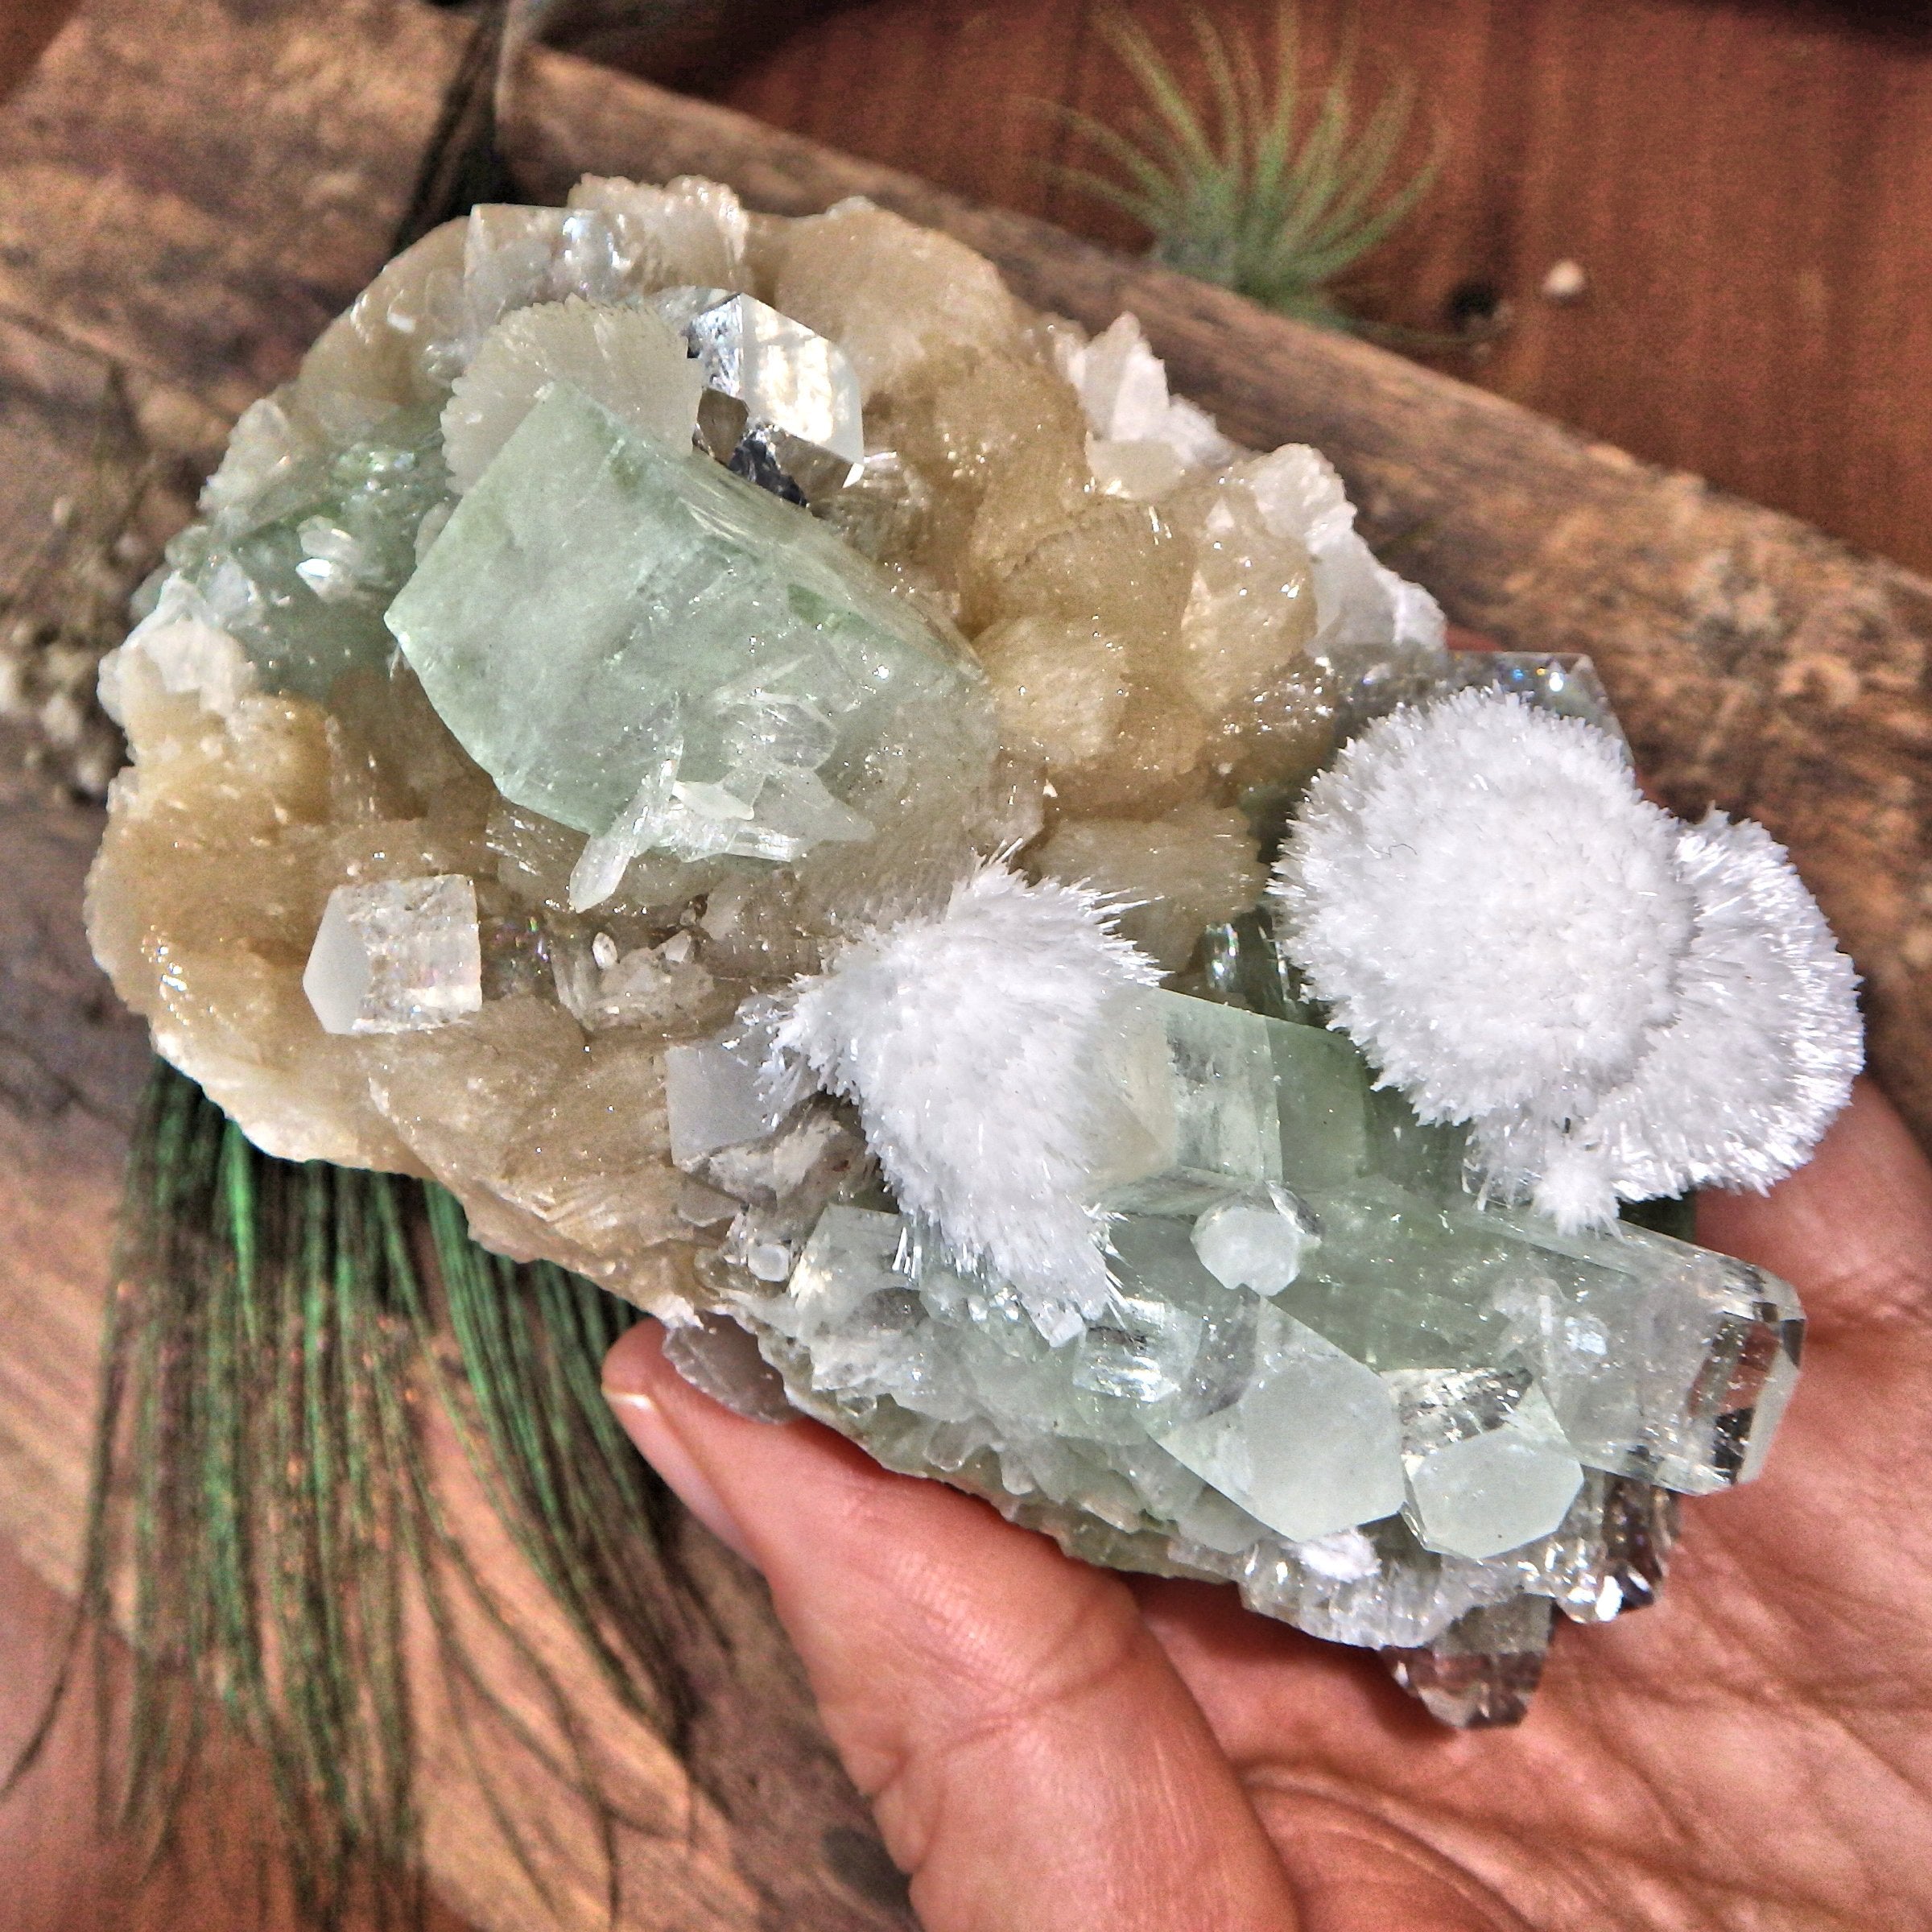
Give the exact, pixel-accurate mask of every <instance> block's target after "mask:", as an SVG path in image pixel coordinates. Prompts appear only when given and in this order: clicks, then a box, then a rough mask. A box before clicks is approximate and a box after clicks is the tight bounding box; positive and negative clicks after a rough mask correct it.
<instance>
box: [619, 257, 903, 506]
mask: <svg viewBox="0 0 1932 1932" xmlns="http://www.w3.org/2000/svg"><path fill="white" fill-rule="evenodd" d="M653 306H654V308H656V310H657V312H658V314H659V315H660V316H663V317H664V318H665V320H667V321H668V322H671V324H673V325H674V326H675V327H677V328H680V329H682V331H683V334H684V337H685V340H686V341H687V342H688V343H689V345H690V347H691V356H692V357H693V359H694V360H695V361H696V364H697V366H698V369H699V371H700V374H701V376H702V378H703V379H704V386H705V388H706V390H708V392H709V394H710V397H712V398H716V399H718V400H719V401H721V402H725V403H729V404H731V405H732V406H733V407H731V408H729V409H726V410H724V411H716V410H712V409H704V410H701V411H700V431H701V433H703V434H704V438H705V441H706V444H707V445H708V447H709V448H710V449H711V452H712V455H714V456H716V457H717V458H718V460H720V462H724V463H726V464H729V467H730V468H732V469H733V470H735V471H737V473H738V474H740V475H741V476H745V477H749V478H751V480H753V481H758V482H762V483H764V484H765V486H766V487H767V488H770V487H771V486H772V485H771V483H770V481H767V480H766V478H765V477H763V476H762V475H761V474H760V473H759V471H760V469H761V466H763V465H770V466H771V467H772V468H774V469H775V470H776V471H777V472H778V475H779V476H781V477H782V478H783V479H784V480H785V481H786V482H788V483H790V484H791V485H794V486H796V485H809V486H815V487H825V486H836V485H837V484H839V483H841V482H843V481H844V479H845V478H846V477H847V476H848V474H849V473H851V470H852V466H853V464H856V463H857V462H858V461H859V460H861V458H862V457H863V456H865V429H864V427H863V424H862V422H861V402H860V395H859V378H858V376H857V373H856V372H855V371H854V369H853V368H852V364H851V362H850V361H848V359H847V357H846V355H845V353H844V350H843V349H840V347H839V346H838V345H837V344H836V342H832V341H828V339H827V338H826V337H825V336H822V335H820V334H819V333H818V332H817V331H816V330H815V329H810V328H806V326H805V325H804V324H803V323H802V322H795V321H794V320H792V319H791V316H785V315H781V314H780V313H779V312H778V310H776V309H775V308H773V307H772V306H771V305H770V303H767V302H761V301H759V300H758V298H757V297H756V296H754V295H734V294H733V293H732V291H730V290H729V289H722V288H671V289H667V290H665V291H664V292H663V294H662V295H658V296H656V297H655V298H654V302H653ZM779 493H780V494H787V493H790V494H794V495H795V494H796V489H793V490H791V491H786V490H782V489H781V490H780V491H779Z"/></svg>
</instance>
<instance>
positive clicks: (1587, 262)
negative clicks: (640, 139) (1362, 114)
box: [719, 0, 1932, 570]
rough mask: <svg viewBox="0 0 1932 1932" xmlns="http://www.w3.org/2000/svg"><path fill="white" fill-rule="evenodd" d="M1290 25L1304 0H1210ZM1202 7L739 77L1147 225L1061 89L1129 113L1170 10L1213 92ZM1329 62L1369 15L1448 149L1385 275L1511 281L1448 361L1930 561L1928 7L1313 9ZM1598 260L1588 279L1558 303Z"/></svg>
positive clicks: (758, 97) (1454, 5)
mask: <svg viewBox="0 0 1932 1932" xmlns="http://www.w3.org/2000/svg"><path fill="white" fill-rule="evenodd" d="M1198 4H1199V11H1200V12H1201V13H1202V14H1204V15H1206V16H1207V17H1208V18H1209V19H1212V20H1213V21H1214V22H1216V23H1217V24H1218V25H1220V27H1222V28H1223V29H1224V31H1226V32H1228V33H1229V34H1231V35H1232V34H1236V33H1245V34H1247V35H1252V36H1254V37H1256V43H1257V45H1258V46H1260V47H1263V48H1266V47H1269V46H1271V45H1272V34H1273V28H1274V19H1275V17H1276V11H1277V8H1276V0H1198ZM1188 11H1189V9H1188V8H1187V6H1181V5H1177V4H1175V3H1174V0H1126V3H1125V4H1124V5H1116V4H1115V3H1114V0H873V4H868V5H863V6H857V7H853V8H852V9H850V10H847V11H843V12H840V13H838V14H834V15H831V16H829V17H826V18H823V19H815V20H811V21H809V22H807V23H806V24H805V25H803V27H800V28H799V29H798V30H797V31H795V32H794V33H793V34H792V35H791V36H790V37H789V38H788V39H786V40H784V41H783V42H782V43H781V44H779V45H778V46H777V47H773V48H771V49H770V50H768V51H763V52H761V51H758V49H756V48H745V49H742V50H740V57H741V60H742V61H743V64H742V66H741V68H740V69H739V71H738V72H737V74H736V75H735V76H733V77H731V78H730V79H729V80H728V81H726V82H725V84H724V85H722V87H721V88H720V89H719V93H720V98H722V99H725V100H726V101H729V102H730V103H731V104H732V105H734V106H737V107H740V108H742V109H744V110H745V112H747V113H749V114H755V115H756V116H757V117H758V118H759V119H761V120H763V121H767V122H771V123H772V124H774V126H779V127H786V128H791V129H795V130H797V131H798V132H799V133H801V134H809V135H811V136H812V137H813V138H815V139H818V140H820V141H824V142H828V143H830V144H831V145H832V146H834V147H841V148H844V149H847V150H848V151H851V152H853V153H855V154H859V155H865V156H868V157H869V158H871V159H877V160H881V161H885V162H888V163H890V164H892V165H893V166H894V167H902V168H905V169H906V170H907V171H910V172H911V173H914V174H917V175H923V176H924V177H926V178H927V180H932V181H935V182H937V183H939V184H941V185H943V186H945V187H947V188H954V189H956V190H957V191H958V192H960V193H962V194H964V195H967V196H971V197H972V198H973V199H975V200H985V201H990V202H993V203H996V204H1001V205H1003V206H1006V207H1011V208H1020V209H1022V210H1024V211H1026V213H1032V214H1039V215H1043V216H1044V217H1047V219H1048V220H1050V221H1055V222H1056V223H1059V224H1060V225H1063V226H1065V227H1068V228H1071V229H1074V230H1075V231H1076V232H1078V233H1084V234H1088V235H1091V236H1092V237H1095V238H1096V239H1098V240H1100V241H1104V242H1111V243H1115V244H1118V245H1121V246H1132V245H1134V244H1136V243H1137V242H1138V241H1139V239H1140V237H1138V235H1137V233H1136V231H1135V230H1134V229H1133V226H1132V225H1131V224H1129V222H1128V221H1126V220H1125V217H1122V216H1121V215H1119V214H1117V213H1114V212H1113V210H1112V209H1110V208H1108V207H1107V206H1106V205H1105V204H1101V203H1099V202H1096V200H1093V199H1092V198H1091V197H1088V196H1084V195H1082V194H1081V193H1080V192H1077V191H1076V190H1074V189H1072V188H1069V187H1068V186H1067V184H1064V183H1063V181H1061V180H1057V179H1056V178H1055V175H1054V174H1053V172H1052V166H1053V164H1054V163H1056V162H1059V161H1063V160H1079V159H1083V155H1082V151H1081V145H1080V142H1079V141H1078V139H1077V138H1072V139H1070V138H1069V136H1068V134H1067V130H1066V127H1065V126H1064V124H1063V122H1060V121H1059V120H1057V119H1056V118H1055V117H1054V116H1052V115H1051V114H1047V113H1044V112H1042V111H1041V104H1042V103H1045V102H1057V103H1062V104H1064V105H1069V106H1072V107H1075V108H1078V109H1080V110H1081V111H1082V112H1084V113H1086V114H1091V115H1093V116H1095V117H1096V118H1099V119H1100V120H1102V121H1104V122H1107V123H1108V124H1109V125H1110V126H1114V127H1117V128H1121V129H1125V128H1126V127H1128V126H1130V125H1131V123H1132V121H1133V117H1134V115H1135V114H1136V113H1137V111H1139V110H1138V108H1137V99H1138V97H1137V91H1136V89H1135V87H1134V85H1133V83H1132V81H1130V80H1129V78H1128V77H1127V76H1126V74H1125V71H1124V69H1123V68H1121V64H1120V61H1119V60H1118V58H1117V56H1115V55H1114V53H1113V52H1112V51H1111V49H1110V48H1109V47H1108V43H1107V42H1106V39H1105V38H1104V35H1102V33H1101V32H1100V27H1099V24H1098V23H1099V21H1100V19H1101V17H1102V15H1103V14H1104V13H1107V12H1115V13H1119V14H1124V15H1125V16H1126V17H1127V18H1129V19H1133V20H1134V21H1136V22H1137V23H1140V24H1141V25H1142V26H1144V27H1146V30H1147V31H1148V32H1149V33H1150V35H1152V36H1153V37H1154V39H1155V41H1156V42H1157V43H1158V44H1159V45H1160V47H1162V49H1163V51H1164V52H1166V53H1167V54H1168V55H1169V56H1170V57H1171V59H1172V60H1173V63H1174V67H1175V69H1176V71H1177V72H1179V73H1180V74H1181V75H1182V76H1184V77H1186V78H1187V80H1188V81H1189V83H1190V85H1191V86H1192V87H1193V88H1194V89H1195V90H1196V91H1195V94H1194V97H1195V98H1196V99H1197V100H1199V99H1204V98H1205V94H1204V92H1202V91H1200V83H1201V78H1202V76H1201V63H1200V60H1199V54H1198V52H1197V51H1196V49H1195V44H1194V42H1193V39H1192V36H1191V33H1190V31H1189V29H1188V26H1187V14H1188ZM1299 11H1300V15H1301V19H1302V39H1303V43H1304V46H1305V47H1306V50H1307V67H1308V72H1309V74H1310V76H1311V79H1315V80H1319V78H1320V76H1322V74H1323V72H1324V71H1325V70H1326V67H1327V61H1328V60H1329V58H1330V56H1331V54H1332V52H1333V50H1334V49H1335V47H1336V45H1337V44H1338V41H1339V38H1340V31H1341V23H1342V22H1343V20H1344V19H1346V18H1348V17H1349V16H1351V15H1352V16H1353V18H1354V19H1355V20H1356V24H1357V27H1358V28H1359V31H1360V36H1361V44H1362V49H1363V55H1364V60H1363V72H1364V82H1365V83H1368V82H1372V81H1373V79H1374V77H1375V76H1377V75H1378V74H1379V75H1381V76H1389V75H1391V74H1394V73H1397V72H1407V73H1408V74H1410V75H1411V76H1413V77H1414V80H1415V81H1416V82H1417V84H1418V88H1419V90H1420V93H1421V97H1422V102H1423V112H1422V114H1420V115H1418V125H1417V128H1416V130H1415V138H1414V142H1412V147H1414V149H1415V151H1416V154H1417V156H1418V158H1419V155H1420V154H1421V153H1422V152H1423V151H1426V147H1427V146H1428V142H1429V140H1430V127H1429V126H1425V125H1424V123H1425V122H1432V123H1433V124H1434V126H1435V128H1437V129H1439V131H1440V137H1441V138H1442V140H1443V143H1444V147H1445V158H1444V161H1443V171H1442V174H1441V176H1440V178H1439V182H1438V184H1437V186H1436V188H1435V190H1434V192H1432V194H1431V195H1430V198H1429V199H1428V200H1427V201H1426V202H1425V203H1424V204H1423V206H1422V208H1421V210H1420V211H1419V213H1418V215H1417V216H1416V217H1415V218H1414V221H1412V222H1411V223H1410V225H1409V226H1408V227H1407V228H1406V229H1404V230H1403V231H1402V233H1400V234H1399V235H1398V236H1397V237H1396V238H1395V239H1394V241H1393V242H1392V243H1391V244H1390V245H1389V246H1388V247H1387V248H1385V250H1383V251H1382V252H1381V253H1380V254H1377V255H1376V256H1375V257H1373V258H1372V259H1371V260H1370V261H1369V262H1368V263H1367V264H1366V265H1365V267H1364V270H1363V272H1362V274H1361V275H1360V277H1359V294H1360V307H1361V308H1362V310H1363V311H1364V312H1365V313H1367V314H1369V315H1370V316H1374V317H1376V318H1377V319H1380V320H1385V321H1387V322H1391V323H1395V324H1401V325H1402V326H1404V327H1406V328H1414V329H1418V330H1426V331H1441V330H1444V329H1447V328H1449V327H1450V326H1451V320H1452V313H1453V304H1454V302H1455V298H1456V297H1457V296H1458V295H1459V293H1460V294H1462V295H1464V296H1465V298H1466V299H1476V298H1480V296H1482V295H1489V296H1492V297H1493V298H1495V299H1501V300H1502V301H1505V302H1507V303H1508V304H1509V321H1508V325H1507V326H1506V327H1505V329H1504V331H1503V332H1502V333H1501V336H1500V337H1499V338H1498V339H1497V341H1496V342H1495V344H1494V345H1493V347H1492V349H1490V350H1489V352H1488V354H1487V355H1486V356H1484V357H1482V358H1481V359H1480V360H1478V359H1472V357H1469V356H1468V354H1466V353H1456V354H1451V355H1449V356H1447V357H1438V358H1435V359H1434V360H1435V361H1436V362H1437V364H1438V365H1439V366H1441V367H1443V368H1444V369H1447V370H1449V371H1450V372H1451V373H1452V374H1456V375H1458V376H1460V377H1462V378H1464V379H1466V380H1469V381H1473V382H1478V383H1480V384H1481V385H1482V386H1484V387H1485V388H1489V389H1492V390H1496V392H1497V393H1498V394H1502V395H1506V396H1509V397H1511V398H1513V399H1514V400H1516V401H1517V402H1520V403H1526V404H1527V405H1528V406H1529V407H1531V408H1532V409H1535V410H1538V411H1542V413H1544V414H1546V415H1551V416H1554V417H1556V418H1558V419H1559V420H1561V421H1563V422H1565V423H1571V424H1572V425H1574V426H1575V427H1577V428H1579V429H1582V430H1585V431H1588V432H1589V433H1591V435H1594V436H1601V437H1602V438H1604V440H1606V441H1608V442H1612V443H1615V444H1618V445H1619V446H1620V447H1621V448H1625V449H1628V450H1630V451H1631V452H1633V453H1634V454H1636V455H1637V456H1643V457H1645V458H1647V459H1649V460H1650V461H1653V462H1656V463H1660V464H1665V465H1666V466H1668V467H1670V468H1672V469H1688V470H1691V471H1694V472H1695V473H1697V474H1699V475H1700V476H1703V477H1708V478H1709V479H1710V480H1711V481H1713V482H1715V483H1717V484H1719V485H1722V486H1723V487H1724V488H1726V489H1732V490H1736V492H1737V493H1739V494H1740V495H1743V496H1747V497H1752V498H1753V499H1754V500H1756V501H1757V502H1761V503H1768V504H1770V505H1772V506H1774V507H1775V508H1777V509H1780V510H1789V511H1790V512H1791V513H1792V514H1794V515H1796V516H1799V517H1802V518H1804V519H1805V520H1806V522H1811V523H1815V524H1817V525H1818V526H1819V527H1820V528H1821V529H1823V530H1828V531H1830V532H1831V534H1832V535H1835V536H1839V537H1843V538H1844V539H1846V540H1847V542H1850V543H1854V544H1856V545H1858V546H1860V547H1864V548H1867V549H1871V550H1876V551H1880V552H1882V553H1883V554H1885V555H1889V556H1891V557H1893V558H1895V559H1897V560H1898V561H1899V562H1901V563H1903V564H1910V565H1912V566H1913V568H1918V569H1922V570H1923V569H1929V568H1932V5H1926V4H1924V3H1923V0H1920V3H1918V4H1914V5H1910V6H1899V5H1893V6H1887V5H1885V4H1882V3H1881V4H1860V0H1843V4H1829V3H1823V4H1821V3H1819V0H1302V4H1301V6H1300V9H1299ZM1565 259H1570V260H1574V261H1575V262H1579V263H1580V264H1581V265H1582V266H1583V269H1584V270H1585V273H1586V275H1587V277H1588V281H1589V289H1588V293H1587V295H1586V296H1585V297H1584V299H1583V300H1581V301H1580V302H1578V303H1575V304H1573V305H1569V306H1558V305H1556V304H1554V303H1550V302H1548V301H1546V300H1545V299H1543V298H1542V296H1541V295H1540V294H1539V292H1538V291H1539V290H1540V288H1541V286H1542V280H1543V277H1544V275H1545V274H1546V272H1547V270H1549V268H1550V266H1552V264H1554V263H1555V262H1558V261H1561V260H1565Z"/></svg>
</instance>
